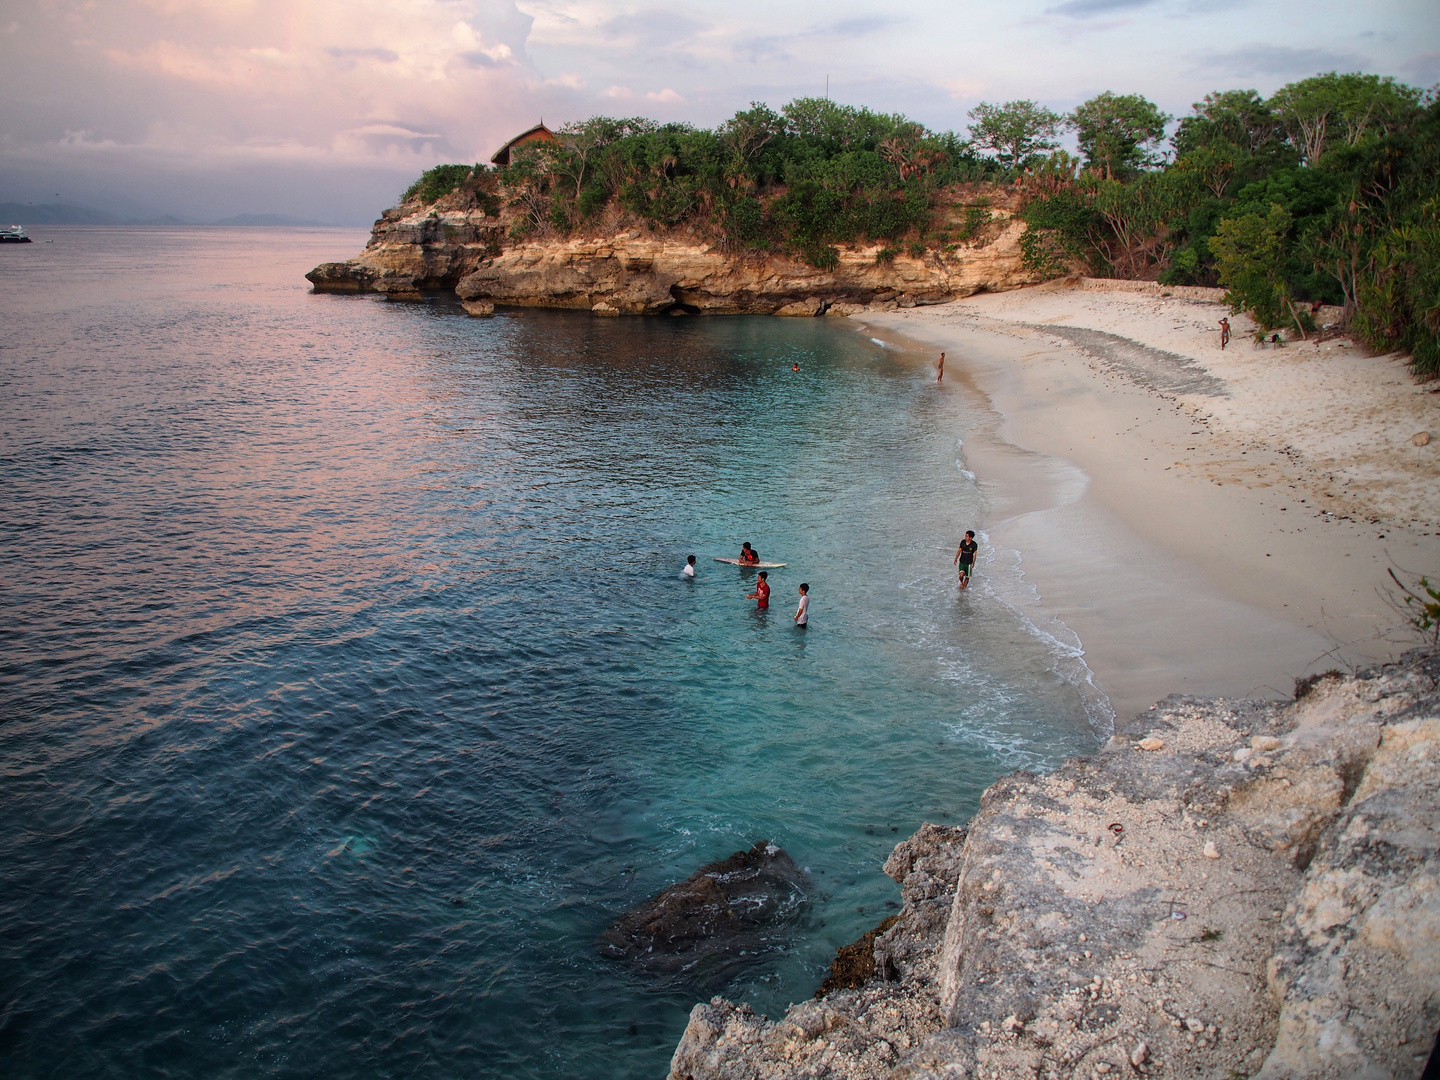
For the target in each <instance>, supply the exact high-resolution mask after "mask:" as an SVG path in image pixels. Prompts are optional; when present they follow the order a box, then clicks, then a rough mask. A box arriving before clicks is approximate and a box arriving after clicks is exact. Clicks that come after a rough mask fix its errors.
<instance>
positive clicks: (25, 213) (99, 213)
mask: <svg viewBox="0 0 1440 1080" xmlns="http://www.w3.org/2000/svg"><path fill="white" fill-rule="evenodd" d="M0 224H5V225H121V224H124V222H122V221H121V220H120V219H119V218H118V217H116V216H115V215H114V214H107V213H106V212H105V211H104V210H92V209H90V207H88V206H73V205H71V204H70V203H16V202H0Z"/></svg>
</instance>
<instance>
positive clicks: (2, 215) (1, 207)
mask: <svg viewBox="0 0 1440 1080" xmlns="http://www.w3.org/2000/svg"><path fill="white" fill-rule="evenodd" d="M0 222H4V223H5V224H15V225H235V226H267V225H268V226H289V227H292V228H294V227H306V226H308V227H312V228H318V227H324V226H326V225H327V224H328V223H327V222H323V221H314V220H311V219H309V218H298V217H291V216H290V215H289V214H235V215H234V216H232V217H227V218H221V219H220V220H218V221H207V220H199V219H195V218H186V217H177V216H176V215H174V214H163V215H160V216H157V217H122V216H120V215H119V214H112V213H109V212H107V211H105V210H96V209H95V208H93V207H89V206H77V205H75V204H74V203H21V202H0Z"/></svg>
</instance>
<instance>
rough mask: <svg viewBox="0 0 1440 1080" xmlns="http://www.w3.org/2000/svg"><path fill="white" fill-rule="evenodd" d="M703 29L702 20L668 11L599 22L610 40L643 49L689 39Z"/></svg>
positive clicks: (637, 13)
mask: <svg viewBox="0 0 1440 1080" xmlns="http://www.w3.org/2000/svg"><path fill="white" fill-rule="evenodd" d="M704 28H705V26H704V24H703V23H700V22H698V21H696V20H695V19H692V18H690V17H688V16H686V15H678V14H676V13H674V12H671V11H659V10H652V11H637V12H634V13H633V14H626V15H617V16H616V17H615V18H613V19H610V20H608V21H606V22H604V23H602V24H601V25H600V32H601V33H602V34H604V35H605V37H606V38H608V39H609V40H610V41H612V42H618V41H624V42H629V43H631V44H634V45H639V46H642V47H647V48H665V47H668V46H672V45H678V44H681V43H683V42H687V41H690V40H691V39H692V38H694V37H695V35H696V33H698V32H699V31H701V30H703V29H704Z"/></svg>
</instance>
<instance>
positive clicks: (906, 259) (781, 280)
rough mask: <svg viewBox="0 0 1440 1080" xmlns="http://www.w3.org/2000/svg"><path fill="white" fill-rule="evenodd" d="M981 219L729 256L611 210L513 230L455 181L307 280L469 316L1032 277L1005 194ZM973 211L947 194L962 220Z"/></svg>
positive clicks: (756, 309) (819, 303) (888, 296)
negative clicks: (501, 307)
mask: <svg viewBox="0 0 1440 1080" xmlns="http://www.w3.org/2000/svg"><path fill="white" fill-rule="evenodd" d="M977 198H980V199H981V200H982V201H983V203H984V206H983V207H979V208H980V209H983V211H984V215H983V216H984V217H985V218H986V223H985V224H984V225H982V226H980V227H978V228H975V229H974V230H973V233H972V235H971V239H970V240H969V241H968V242H966V243H963V244H959V245H950V246H948V247H947V248H946V249H945V250H939V251H937V250H934V249H916V250H917V252H918V253H916V254H910V253H902V252H896V251H894V250H892V249H886V248H883V247H882V246H881V245H879V244H870V245H863V246H859V247H854V248H849V249H841V250H840V259H839V263H838V264H837V265H836V266H834V267H832V268H829V269H820V268H817V267H814V266H811V265H809V264H808V263H805V262H803V261H800V260H798V259H794V258H790V257H787V256H785V255H781V254H760V253H755V252H748V253H747V252H743V251H742V252H729V251H726V250H725V249H724V248H723V246H722V245H720V244H717V243H713V242H710V241H709V240H707V239H706V238H705V237H703V236H702V235H700V234H698V233H696V232H695V231H694V230H686V229H677V230H673V231H669V232H657V231H653V230H651V229H649V228H643V227H638V226H636V225H635V224H634V223H632V222H626V221H623V220H620V219H616V220H611V221H608V222H606V223H603V224H600V225H597V226H596V227H595V228H594V229H593V230H592V231H590V232H588V233H586V234H583V235H573V236H568V237H564V236H558V235H554V234H550V235H539V234H530V235H528V236H526V237H524V238H522V239H513V238H512V235H513V233H514V230H515V227H516V225H517V222H519V216H518V212H517V211H516V210H514V209H513V208H511V207H509V206H508V205H507V202H508V200H507V199H506V197H505V193H504V192H503V191H501V192H500V194H499V196H498V197H497V196H487V195H486V193H484V192H477V191H474V190H471V189H469V188H459V189H457V190H455V191H453V192H451V193H450V194H449V195H446V196H445V197H444V198H442V199H440V200H439V201H438V202H435V203H434V204H432V205H427V204H425V203H423V202H420V201H419V200H412V201H411V202H407V203H402V204H401V205H400V206H397V207H395V208H393V209H390V210H386V211H385V213H384V214H382V215H381V217H380V220H379V221H377V222H375V226H374V228H373V230H372V231H371V235H370V242H369V243H368V244H367V245H366V246H365V250H364V251H363V252H362V253H361V254H360V255H359V256H358V257H356V258H354V259H351V260H349V261H348V262H343V263H322V264H321V265H320V266H317V267H316V268H315V269H314V270H312V271H310V273H308V274H306V275H305V276H306V277H307V278H308V279H309V280H310V281H311V282H312V283H313V284H314V286H315V289H316V291H318V292H376V293H383V294H385V295H387V296H389V297H391V298H393V299H402V300H407V299H409V300H418V299H420V297H421V296H422V295H423V293H425V292H427V291H433V290H454V292H455V294H456V295H457V296H459V297H460V298H461V299H462V300H464V301H466V302H467V304H466V306H467V310H471V308H472V305H473V311H472V313H473V314H481V315H483V314H488V312H489V310H493V309H491V308H490V307H489V305H493V304H509V305H516V306H522V307H554V308H583V309H586V310H589V311H593V312H595V313H596V314H599V315H618V314H656V313H661V312H667V311H669V312H675V313H681V312H687V313H699V312H709V313H716V314H732V313H758V314H766V315H799V316H811V315H820V314H824V313H826V312H834V313H837V314H849V313H852V312H854V311H857V310H860V309H863V308H865V307H866V306H868V305H875V306H877V307H878V308H880V309H881V310H889V309H892V308H894V307H913V306H915V305H917V304H938V303H943V302H944V301H946V300H953V299H955V298H956V297H962V296H969V295H971V294H972V293H976V292H980V291H983V290H991V291H996V290H1002V289H1012V288H1017V287H1019V286H1020V285H1024V284H1029V283H1032V282H1035V281H1038V280H1040V278H1039V277H1037V276H1035V275H1033V274H1032V273H1031V272H1029V271H1027V270H1026V269H1025V268H1024V266H1023V265H1022V263H1021V257H1020V256H1021V251H1020V237H1021V236H1022V235H1023V234H1024V232H1025V225H1024V223H1023V222H1021V221H1020V220H1019V219H1017V218H1015V217H1014V216H1013V209H1014V207H1013V206H1012V205H1011V203H1012V201H1013V198H1014V197H1013V196H1012V195H1008V194H1006V192H1005V190H1004V189H999V188H989V187H987V188H986V189H985V194H984V195H983V196H977ZM974 209H976V208H975V207H967V206H965V205H963V204H960V203H957V204H956V205H955V206H953V207H951V208H950V211H951V212H952V213H953V214H954V215H955V216H956V217H957V218H960V219H963V218H964V217H965V215H966V213H969V212H973V210H974Z"/></svg>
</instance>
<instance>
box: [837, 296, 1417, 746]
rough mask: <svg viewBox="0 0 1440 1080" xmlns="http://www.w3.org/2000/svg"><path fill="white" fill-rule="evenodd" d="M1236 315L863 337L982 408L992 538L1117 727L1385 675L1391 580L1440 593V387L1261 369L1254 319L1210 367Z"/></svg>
mask: <svg viewBox="0 0 1440 1080" xmlns="http://www.w3.org/2000/svg"><path fill="white" fill-rule="evenodd" d="M1097 285H1098V287H1097ZM1227 314H1228V311H1227V309H1226V308H1225V307H1224V306H1222V305H1221V304H1219V303H1215V302H1213V301H1207V300H1201V299H1191V298H1185V297H1180V296H1164V295H1159V294H1158V293H1156V294H1146V293H1137V292H1130V291H1121V290H1115V289H1108V288H1105V287H1104V286H1103V283H1093V282H1092V283H1087V284H1086V286H1085V287H1077V286H1073V285H1072V286H1070V287H1053V286H1042V287H1039V288H1032V289H1024V290H1019V291H1014V292H1007V293H999V294H981V295H977V296H974V297H971V298H969V299H966V300H961V301H956V302H954V303H950V304H945V305H941V306H935V307H922V308H914V309H909V310H899V311H893V312H884V313H875V312H866V313H863V314H858V315H856V316H854V320H855V321H856V322H857V323H859V324H861V325H862V326H863V327H864V328H865V330H866V332H867V333H871V334H878V335H879V336H881V337H883V338H886V339H889V340H892V341H894V342H895V343H896V344H900V345H904V346H907V347H910V348H913V349H916V350H917V351H920V352H922V353H926V354H928V355H930V357H931V358H932V362H933V358H934V357H935V356H937V355H938V353H939V351H940V350H944V351H946V352H947V353H948V356H947V360H946V365H945V385H946V386H947V387H949V386H953V387H955V389H954V390H952V391H950V392H965V391H966V390H967V389H968V390H971V391H973V392H976V393H979V394H982V395H984V397H985V398H986V399H987V400H988V402H989V404H990V405H991V407H992V409H993V415H994V417H995V422H994V424H993V430H988V431H976V432H968V433H966V434H965V447H964V453H965V458H966V464H967V467H969V468H970V469H972V470H973V471H974V472H975V473H976V475H977V476H978V477H979V478H980V479H981V481H982V483H984V484H986V485H987V490H989V491H991V492H992V493H993V495H994V497H993V499H992V506H993V512H992V519H991V520H990V521H987V522H985V523H984V525H983V529H984V533H985V535H986V537H987V538H988V541H989V544H990V546H991V548H992V550H993V551H994V552H996V553H1009V554H1008V556H1006V557H1011V558H1018V559H1020V561H1021V565H1022V568H1023V569H1024V571H1025V574H1026V578H1027V580H1028V581H1029V583H1030V584H1031V585H1032V586H1033V587H1034V588H1035V589H1036V590H1037V591H1038V594H1039V603H1040V605H1041V606H1042V607H1043V609H1044V611H1045V612H1047V613H1049V614H1051V615H1053V616H1054V617H1057V618H1059V619H1060V620H1061V621H1063V622H1064V623H1065V624H1066V625H1067V626H1068V627H1070V629H1072V630H1073V631H1074V632H1075V633H1076V634H1077V635H1078V636H1079V638H1080V640H1081V642H1082V645H1083V648H1084V651H1085V659H1086V662H1087V663H1088V664H1089V666H1090V668H1091V669H1092V670H1093V671H1094V672H1095V674H1096V678H1097V681H1098V683H1099V684H1100V686H1101V688H1102V689H1103V690H1104V691H1105V692H1106V694H1108V696H1109V698H1110V700H1111V703H1112V705H1113V707H1114V709H1115V712H1116V715H1117V717H1120V718H1122V719H1123V718H1126V717H1128V716H1130V715H1133V714H1134V713H1136V712H1138V711H1140V710H1143V709H1145V708H1147V707H1148V706H1149V705H1150V704H1151V703H1153V702H1154V701H1156V700H1157V699H1159V698H1161V697H1163V696H1165V695H1166V694H1170V693H1189V694H1207V695H1208V694H1214V695H1224V696H1230V697H1235V696H1251V697H1254V696H1261V697H1271V696H1289V694H1290V693H1291V692H1292V690H1293V680H1294V679H1295V678H1296V677H1299V676H1302V675H1305V674H1308V673H1311V672H1315V671H1323V670H1327V669H1330V668H1342V669H1344V668H1353V667H1354V666H1355V665H1357V664H1362V663H1366V662H1371V661H1375V660H1379V659H1388V658H1390V657H1392V656H1395V655H1397V654H1398V653H1399V652H1400V651H1403V649H1404V648H1406V647H1408V646H1410V645H1413V644H1416V643H1418V639H1417V638H1416V637H1415V634H1414V631H1413V629H1410V628H1408V627H1406V626H1405V624H1404V620H1403V618H1402V617H1401V615H1400V614H1399V613H1398V612H1397V611H1396V610H1395V608H1394V606H1393V596H1394V594H1395V589H1394V586H1393V583H1392V582H1391V581H1390V578H1389V576H1388V574H1387V570H1388V569H1389V568H1391V567H1394V568H1395V569H1396V570H1397V572H1399V573H1400V574H1401V576H1402V578H1405V579H1407V580H1408V578H1407V572H1408V573H1409V575H1411V576H1413V575H1415V574H1420V573H1425V574H1429V575H1430V576H1431V577H1432V578H1434V577H1436V576H1440V392H1437V391H1440V386H1437V385H1436V384H1434V383H1432V384H1428V385H1425V384H1418V385H1417V384H1416V383H1415V382H1414V381H1413V380H1412V379H1411V377H1410V375H1409V374H1408V372H1407V371H1406V366H1405V359H1404V358H1403V357H1398V356H1374V355H1370V354H1368V353H1367V352H1365V351H1364V350H1363V349H1361V348H1359V347H1357V346H1356V345H1354V344H1353V343H1351V342H1349V341H1348V340H1346V339H1343V338H1342V339H1334V340H1330V341H1326V342H1324V343H1322V344H1320V345H1318V346H1317V345H1316V344H1315V343H1314V342H1313V341H1312V342H1293V343H1290V344H1288V345H1286V346H1285V347H1280V348H1276V347H1273V346H1270V345H1265V346H1259V345H1256V344H1255V343H1254V341H1253V340H1252V337H1251V335H1252V334H1253V331H1254V326H1253V324H1252V323H1251V322H1250V321H1249V320H1248V319H1247V318H1246V317H1244V316H1233V315H1231V316H1229V318H1230V321H1231V325H1232V327H1233V328H1234V336H1233V338H1232V340H1231V342H1230V344H1229V346H1228V347H1227V348H1226V349H1224V350H1223V351H1222V349H1221V348H1220V335H1219V329H1218V321H1219V319H1220V318H1221V317H1222V316H1225V315H1227ZM1420 432H1428V433H1430V434H1431V435H1432V436H1434V439H1433V441H1431V442H1430V443H1429V444H1428V445H1417V443H1416V440H1415V436H1416V435H1417V434H1418V433H1420ZM1422 441H1423V440H1422ZM1036 477H1045V478H1046V481H1045V482H1043V483H1040V484H1039V485H1038V486H1037V483H1036ZM958 527H960V528H963V527H964V526H958Z"/></svg>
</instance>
